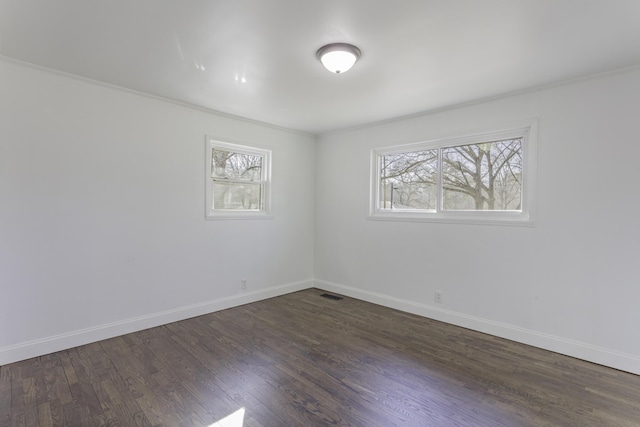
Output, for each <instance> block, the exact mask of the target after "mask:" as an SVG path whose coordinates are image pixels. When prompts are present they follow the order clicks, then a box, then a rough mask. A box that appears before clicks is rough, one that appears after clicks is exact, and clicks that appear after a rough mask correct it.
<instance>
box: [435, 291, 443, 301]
mask: <svg viewBox="0 0 640 427" xmlns="http://www.w3.org/2000/svg"><path fill="white" fill-rule="evenodd" d="M433 299H434V300H436V302H437V303H442V291H435V292H434V293H433Z"/></svg>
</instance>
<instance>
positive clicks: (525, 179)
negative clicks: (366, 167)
mask: <svg viewBox="0 0 640 427" xmlns="http://www.w3.org/2000/svg"><path fill="white" fill-rule="evenodd" d="M531 134H532V127H531V126H530V127H527V128H523V129H517V130H512V131H506V132H495V133H491V134H483V135H476V136H472V137H465V138H456V139H449V140H441V141H432V142H425V143H419V144H411V145H404V146H397V147H390V148H385V149H378V150H373V152H372V202H371V216H370V218H373V219H406V220H418V221H420V220H435V221H455V222H469V221H470V222H485V221H486V222H496V221H498V222H499V221H507V222H508V221H514V222H520V223H530V222H531V193H532V191H533V186H532V181H533V173H534V172H533V170H534V163H533V159H534V150H533V148H534V147H533V142H532V140H533V138H532V135H531Z"/></svg>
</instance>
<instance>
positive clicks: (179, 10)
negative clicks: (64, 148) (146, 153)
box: [0, 0, 640, 134]
mask: <svg viewBox="0 0 640 427" xmlns="http://www.w3.org/2000/svg"><path fill="white" fill-rule="evenodd" d="M332 42H348V43H352V44H355V45H357V46H358V47H359V48H360V49H361V50H362V58H361V60H360V61H359V62H358V63H357V64H356V65H355V66H354V68H353V69H351V71H349V72H348V73H345V74H339V75H336V74H331V73H329V72H328V71H326V70H325V69H324V68H322V66H321V64H320V62H319V61H318V60H317V58H316V57H315V52H316V50H317V49H318V48H319V47H321V46H322V45H324V44H327V43H332ZM0 55H2V56H5V57H9V58H14V59H18V60H21V61H26V62H29V63H33V64H36V65H40V66H44V67H48V68H51V69H55V70H60V71H63V72H67V73H71V74H75V75H78V76H82V77H86V78H89V79H94V80H98V81H101V82H106V83H109V84H113V85H117V86H121V87H125V88H129V89H134V90H137V91H141V92H146V93H149V94H153V95H158V96H161V97H166V98H170V99H173V100H178V101H182V102H186V103H189V104H193V105H197V106H200V107H205V108H209V109H213V110H217V111H221V112H224V113H228V114H233V115H237V116H242V117H245V118H249V119H254V120H258V121H262V122H267V123H270V124H274V125H278V126H283V127H287V128H291V129H296V130H301V131H305V132H310V133H314V134H318V133H324V132H329V131H332V130H337V129H343V128H348V127H353V126H358V125H362V124H366V123H371V122H376V121H380V120H385V119H390V118H394V117H400V116H405V115H410V114H414V113H419V112H424V111H429V110H434V109H439V108H444V107H447V106H452V105H456V104H460V103H465V102H469V101H473V100H478V99H483V98H487V97H492V96H496V95H501V94H506V93H510V92H513V91H518V90H522V89H527V88H532V87H537V86H541V85H546V84H549V83H554V82H558V81H563V80H567V79H572V78H576V77H581V76H586V75H590V74H595V73H601V72H605V71H609V70H614V69H619V68H623V67H628V66H633V65H637V64H640V0H182V1H181V0H0Z"/></svg>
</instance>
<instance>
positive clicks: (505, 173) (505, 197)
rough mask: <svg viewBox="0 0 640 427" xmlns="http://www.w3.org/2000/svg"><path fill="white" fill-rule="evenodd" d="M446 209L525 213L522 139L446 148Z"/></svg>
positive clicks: (444, 206) (443, 150)
mask: <svg viewBox="0 0 640 427" xmlns="http://www.w3.org/2000/svg"><path fill="white" fill-rule="evenodd" d="M442 199H443V200H442V206H443V209H444V210H490V211H496V210H500V211H521V210H522V138H517V139H509V140H505V141H493V142H484V143H480V144H471V145H460V146H457V147H448V148H443V149H442Z"/></svg>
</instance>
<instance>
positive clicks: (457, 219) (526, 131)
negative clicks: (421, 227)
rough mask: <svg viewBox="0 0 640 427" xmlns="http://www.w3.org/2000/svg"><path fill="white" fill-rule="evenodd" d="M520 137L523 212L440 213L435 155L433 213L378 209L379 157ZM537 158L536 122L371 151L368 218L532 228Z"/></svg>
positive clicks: (468, 211) (444, 211)
mask: <svg viewBox="0 0 640 427" xmlns="http://www.w3.org/2000/svg"><path fill="white" fill-rule="evenodd" d="M516 138H522V156H523V164H522V169H523V172H522V175H523V177H522V209H521V210H520V211H489V210H465V211H449V210H442V209H441V206H442V174H441V170H442V166H441V164H440V162H441V157H440V155H439V156H438V162H439V165H438V169H439V171H438V187H437V195H438V196H437V197H438V203H437V208H436V210H435V211H430V210H421V209H416V210H409V209H402V210H392V209H382V208H381V207H380V196H379V194H380V191H381V189H380V158H381V156H385V155H390V154H397V153H406V152H413V151H421V150H429V149H444V148H449V147H456V146H462V145H470V144H480V143H485V142H493V141H503V140H508V139H516ZM536 158H537V120H534V121H531V122H528V124H526V125H524V126H520V127H513V128H507V129H506V130H499V131H494V132H485V133H478V134H473V135H468V136H464V137H454V138H447V139H438V140H433V141H426V142H418V143H411V144H403V145H397V146H392V147H383V148H375V149H373V150H371V185H370V188H371V192H370V207H369V216H368V217H367V218H368V219H371V220H383V221H417V222H444V223H467V224H495V225H520V226H534V225H535V223H534V192H535V181H536Z"/></svg>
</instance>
